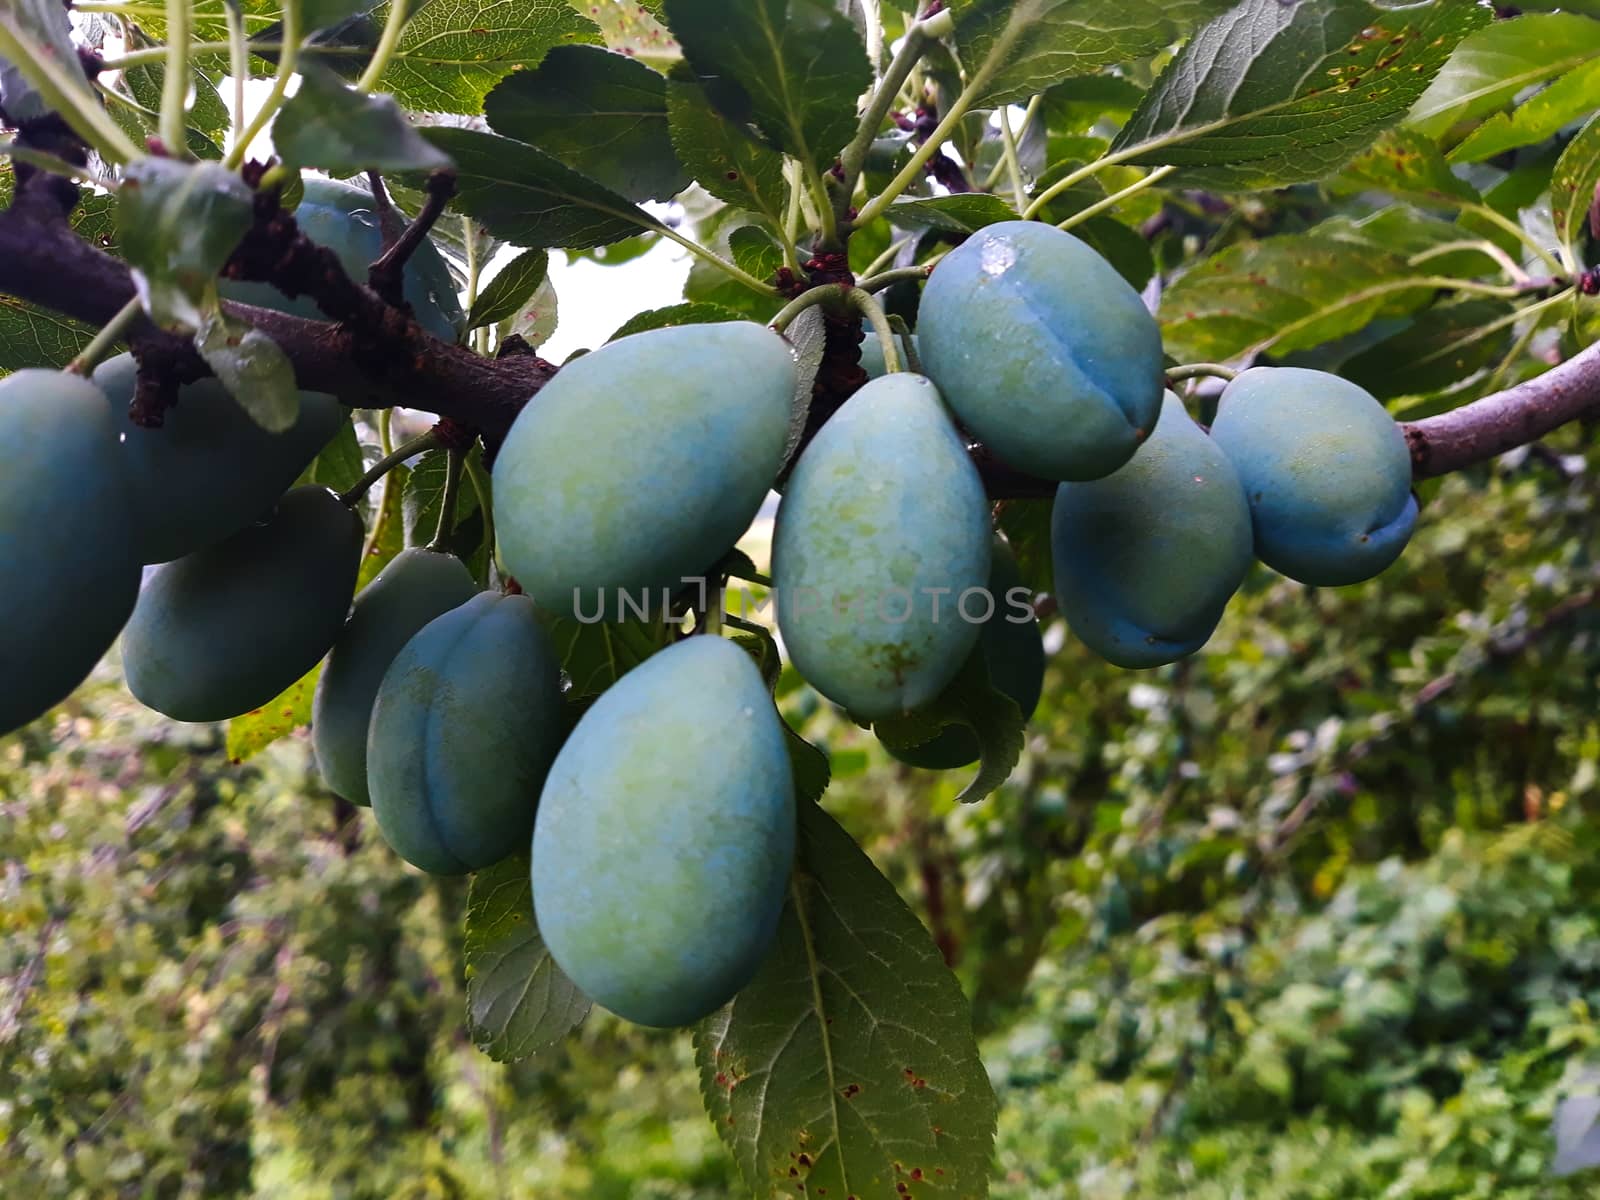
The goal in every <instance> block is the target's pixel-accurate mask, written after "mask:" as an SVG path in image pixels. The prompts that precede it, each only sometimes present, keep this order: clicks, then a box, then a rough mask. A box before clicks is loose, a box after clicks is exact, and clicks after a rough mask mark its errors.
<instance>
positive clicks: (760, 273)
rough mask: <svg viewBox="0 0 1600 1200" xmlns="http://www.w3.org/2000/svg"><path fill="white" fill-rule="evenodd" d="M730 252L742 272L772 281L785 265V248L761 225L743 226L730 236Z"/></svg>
mask: <svg viewBox="0 0 1600 1200" xmlns="http://www.w3.org/2000/svg"><path fill="white" fill-rule="evenodd" d="M728 250H729V252H730V253H731V254H732V255H733V261H734V263H735V265H737V266H738V267H739V269H740V270H742V271H745V272H747V273H748V274H751V275H754V276H755V277H756V278H757V279H762V280H770V279H771V278H772V277H773V276H775V275H776V274H777V273H778V269H779V268H780V267H782V266H783V265H784V256H783V247H782V246H780V245H778V241H777V239H776V238H774V237H773V236H772V235H771V234H770V233H768V232H767V231H766V230H765V229H762V228H761V227H760V226H759V225H741V226H739V228H737V229H735V230H734V231H733V232H732V233H731V234H729V235H728Z"/></svg>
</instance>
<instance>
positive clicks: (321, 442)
mask: <svg viewBox="0 0 1600 1200" xmlns="http://www.w3.org/2000/svg"><path fill="white" fill-rule="evenodd" d="M137 374H138V364H137V363H136V362H135V361H134V358H133V355H131V354H119V355H117V356H116V357H115V358H110V359H107V360H106V361H105V362H103V363H101V364H100V366H99V367H98V368H96V369H95V373H94V381H95V383H96V384H97V385H98V386H99V387H100V389H101V390H102V391H104V392H105V394H106V397H107V398H108V399H109V400H110V402H111V419H112V421H113V422H114V423H115V425H116V428H117V432H118V434H119V435H120V438H121V455H122V466H123V471H124V473H125V474H126V475H127V477H128V483H129V485H130V486H129V499H130V501H131V503H132V506H133V507H132V512H131V516H132V520H133V525H134V528H135V529H136V530H137V531H138V543H139V554H140V557H141V558H142V559H143V560H144V561H145V562H147V563H163V562H170V561H172V560H173V559H175V558H182V557H183V556H184V555H185V554H193V553H194V552H195V551H196V550H204V549H205V548H206V547H207V546H212V545H215V544H216V543H217V542H220V541H221V540H222V539H223V538H225V537H227V536H228V535H229V534H232V533H235V532H237V531H238V530H240V529H242V528H244V527H245V526H246V525H248V524H250V523H251V522H252V521H255V520H257V519H259V518H260V517H262V516H264V515H265V514H266V513H268V512H270V511H271V509H272V506H273V504H274V503H275V502H276V501H277V499H278V497H279V496H281V495H283V493H284V492H285V491H287V490H288V488H289V487H290V485H292V484H293V483H294V481H295V480H296V479H297V478H298V477H299V475H300V472H301V471H303V470H305V468H306V466H307V465H308V464H309V463H310V462H311V460H312V459H314V458H315V457H316V456H317V452H318V451H320V450H321V449H322V448H323V447H324V446H326V445H327V444H328V441H329V439H331V438H332V437H333V435H334V434H335V433H337V432H338V431H339V427H340V426H341V425H342V424H343V423H344V420H345V417H346V416H347V414H348V411H349V410H348V409H346V408H345V407H344V406H343V405H341V404H340V403H339V402H338V401H337V400H335V399H334V398H333V397H332V396H325V395H323V394H322V393H320V392H302V393H301V395H300V416H299V417H298V418H297V419H296V421H295V423H294V425H293V426H291V427H290V428H289V429H288V430H287V431H286V432H284V433H268V432H267V431H266V430H265V429H262V428H261V426H259V425H257V424H256V423H255V422H254V421H252V420H251V419H250V416H249V414H248V413H246V412H245V411H244V409H243V408H241V407H240V406H239V402H238V401H237V400H235V399H234V398H233V397H232V396H230V395H228V393H227V391H226V389H224V388H223V387H222V385H221V384H219V383H218V382H217V381H216V380H215V379H202V380H201V381H200V382H198V383H192V384H189V385H188V386H186V387H184V388H182V389H180V390H179V392H178V402H177V404H176V405H174V406H173V407H172V408H170V409H168V410H167V412H166V414H165V417H164V420H163V423H162V425H161V427H160V428H159V429H146V428H144V427H143V426H140V425H137V424H135V423H134V421H133V420H132V418H131V417H129V415H128V404H129V402H130V401H131V400H132V399H133V391H134V385H135V382H136V377H137Z"/></svg>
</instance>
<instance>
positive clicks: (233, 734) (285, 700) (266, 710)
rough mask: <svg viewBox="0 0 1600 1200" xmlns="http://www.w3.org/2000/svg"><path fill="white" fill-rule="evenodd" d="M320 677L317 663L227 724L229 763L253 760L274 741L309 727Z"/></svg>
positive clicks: (320, 670)
mask: <svg viewBox="0 0 1600 1200" xmlns="http://www.w3.org/2000/svg"><path fill="white" fill-rule="evenodd" d="M321 674H322V664H321V663H318V664H317V665H316V666H314V667H312V668H311V670H309V671H308V672H306V674H305V675H304V676H302V677H301V678H300V679H297V680H296V681H295V682H294V683H292V684H290V685H289V686H288V688H286V689H285V690H284V692H283V694H282V695H279V696H275V697H274V698H273V699H271V700H269V701H268V702H267V703H265V704H263V705H262V706H261V707H260V708H256V709H252V710H251V711H249V712H247V713H245V714H244V715H243V716H238V717H234V718H233V720H231V721H229V722H228V740H227V750H228V761H230V762H232V763H233V764H234V765H235V766H237V765H238V764H239V763H242V762H245V761H247V760H248V759H251V758H254V757H255V756H256V755H257V754H260V753H261V752H262V751H263V750H265V749H266V748H267V747H268V746H270V745H272V743H273V742H275V741H277V740H278V739H279V738H281V737H287V736H288V735H289V734H291V733H293V732H294V731H295V730H296V729H300V728H302V727H304V726H306V725H309V724H311V698H312V696H313V695H315V693H316V690H317V677H318V676H319V675H321Z"/></svg>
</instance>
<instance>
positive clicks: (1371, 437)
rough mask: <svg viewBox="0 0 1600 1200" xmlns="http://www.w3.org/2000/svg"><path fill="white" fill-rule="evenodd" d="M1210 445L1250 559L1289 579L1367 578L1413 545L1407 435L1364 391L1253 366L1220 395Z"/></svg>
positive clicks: (1329, 379) (1325, 377)
mask: <svg viewBox="0 0 1600 1200" xmlns="http://www.w3.org/2000/svg"><path fill="white" fill-rule="evenodd" d="M1211 436H1212V437H1213V438H1214V439H1215V440H1216V443H1217V445H1218V446H1220V447H1222V451H1223V453H1224V454H1226V455H1227V456H1228V458H1229V460H1230V461H1232V463H1233V465H1234V468H1235V469H1236V470H1237V471H1238V472H1239V478H1240V480H1241V481H1242V482H1243V483H1244V489H1245V494H1246V495H1247V496H1248V497H1249V500H1250V515H1251V518H1252V520H1253V521H1254V523H1255V547H1256V557H1257V558H1259V559H1260V560H1261V561H1262V562H1264V563H1266V564H1267V566H1269V567H1271V568H1272V569H1273V570H1274V571H1279V572H1282V573H1283V574H1285V575H1287V576H1288V577H1289V578H1290V579H1298V580H1299V581H1300V582H1301V583H1310V584H1315V585H1317V586H1319V587H1338V586H1340V585H1342V584H1347V583H1360V582H1361V581H1362V580H1363V579H1371V578H1372V577H1373V576H1374V575H1376V574H1378V573H1379V572H1380V571H1382V570H1383V569H1384V568H1385V567H1387V566H1388V565H1389V564H1390V563H1392V562H1394V560H1395V559H1397V558H1399V557H1400V552H1401V551H1402V550H1404V549H1405V548H1406V543H1407V542H1408V541H1410V540H1411V531H1412V530H1413V529H1414V528H1415V527H1416V523H1417V501H1416V497H1414V496H1413V495H1412V494H1411V454H1410V452H1409V451H1408V450H1407V448H1406V439H1405V435H1404V434H1402V433H1401V432H1400V427H1399V426H1398V425H1397V424H1395V422H1394V419H1393V418H1392V417H1390V416H1389V414H1388V412H1387V411H1385V409H1384V407H1383V405H1382V404H1380V403H1378V401H1377V400H1376V399H1374V398H1373V396H1372V394H1371V393H1370V392H1367V391H1365V390H1363V389H1362V388H1359V387H1357V386H1356V385H1355V384H1353V383H1350V382H1349V381H1348V380H1344V379H1340V378H1339V377H1338V376H1337V375H1330V374H1328V373H1327V372H1325V371H1312V370H1308V369H1306V368H1304V367H1253V368H1251V369H1250V370H1248V371H1245V372H1243V373H1242V374H1241V375H1240V376H1239V377H1238V378H1237V379H1235V380H1234V381H1233V382H1232V383H1230V384H1228V386H1227V387H1226V388H1225V389H1223V392H1222V398H1221V399H1220V400H1219V401H1218V402H1217V419H1216V422H1215V423H1214V424H1213V425H1212V427H1211Z"/></svg>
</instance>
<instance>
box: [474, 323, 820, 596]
mask: <svg viewBox="0 0 1600 1200" xmlns="http://www.w3.org/2000/svg"><path fill="white" fill-rule="evenodd" d="M795 386H796V368H795V364H794V356H793V355H792V354H791V352H790V350H789V347H788V345H787V343H785V342H784V340H783V338H782V337H780V336H779V335H778V334H776V333H774V332H773V331H772V330H770V329H768V328H766V327H765V326H762V325H757V324H754V323H753V322H749V321H730V322H725V323H722V324H714V325H682V326H677V327H673V328H667V329H652V330H649V331H647V332H644V333H636V334H632V335H631V336H628V337H624V338H619V339H618V340H617V341H615V342H611V343H609V344H608V345H605V346H602V347H601V348H600V349H598V350H596V351H594V352H593V353H591V354H586V355H584V356H583V357H582V358H579V359H577V360H576V361H574V362H570V363H568V364H567V365H566V366H564V367H562V368H561V371H560V373H558V374H557V375H556V377H555V379H554V380H552V381H551V382H550V383H549V384H547V385H546V386H545V387H544V389H543V390H542V391H540V393H539V394H538V396H536V397H535V398H534V399H533V401H532V403H530V404H529V405H528V406H527V407H525V408H524V409H523V410H522V412H521V413H520V414H518V416H517V419H516V421H515V423H514V424H513V425H512V427H511V432H510V433H509V434H508V435H507V437H506V440H505V444H504V445H503V446H502V447H501V449H500V453H499V455H498V456H497V457H496V459H495V464H494V506H495V514H494V515H495V524H496V528H497V530H498V539H499V548H500V556H501V559H502V560H503V561H504V563H505V565H506V567H507V569H508V570H509V571H510V572H511V574H513V575H515V576H516V578H517V582H518V583H520V584H521V585H522V586H523V587H524V588H525V589H527V592H528V594H529V595H531V596H532V597H533V598H534V600H535V601H536V602H537V603H538V605H539V606H540V607H541V608H543V609H546V610H548V611H549V612H552V613H557V614H561V615H566V616H573V615H576V616H578V617H580V618H581V619H597V618H599V617H600V616H605V617H608V618H613V619H614V618H617V617H621V616H625V615H627V613H628V612H629V611H637V612H647V611H657V610H659V609H660V608H662V607H663V605H662V604H661V598H662V596H663V594H664V593H668V592H676V591H679V590H680V589H682V588H683V587H684V586H685V580H686V579H691V578H697V577H700V576H702V575H703V574H704V573H705V572H706V571H707V570H708V569H710V568H711V567H712V566H713V565H715V564H716V562H717V561H718V560H719V559H720V558H722V556H723V555H724V554H726V553H727V552H728V550H729V549H730V548H732V546H733V544H734V542H736V541H737V540H738V539H739V537H740V535H741V534H743V533H744V531H745V529H746V528H748V527H749V524H750V521H751V519H752V518H753V517H754V516H755V514H756V510H757V509H758V508H760V507H761V502H762V501H763V500H764V499H765V498H766V496H767V491H768V489H769V488H770V487H771V485H772V481H773V479H774V477H775V476H776V475H777V473H778V469H779V468H780V467H781V466H782V464H783V453H784V445H785V442H786V440H787V438H788V430H789V413H790V409H791V407H792V405H793V401H794V393H795ZM630 606H632V607H631V609H630Z"/></svg>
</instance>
